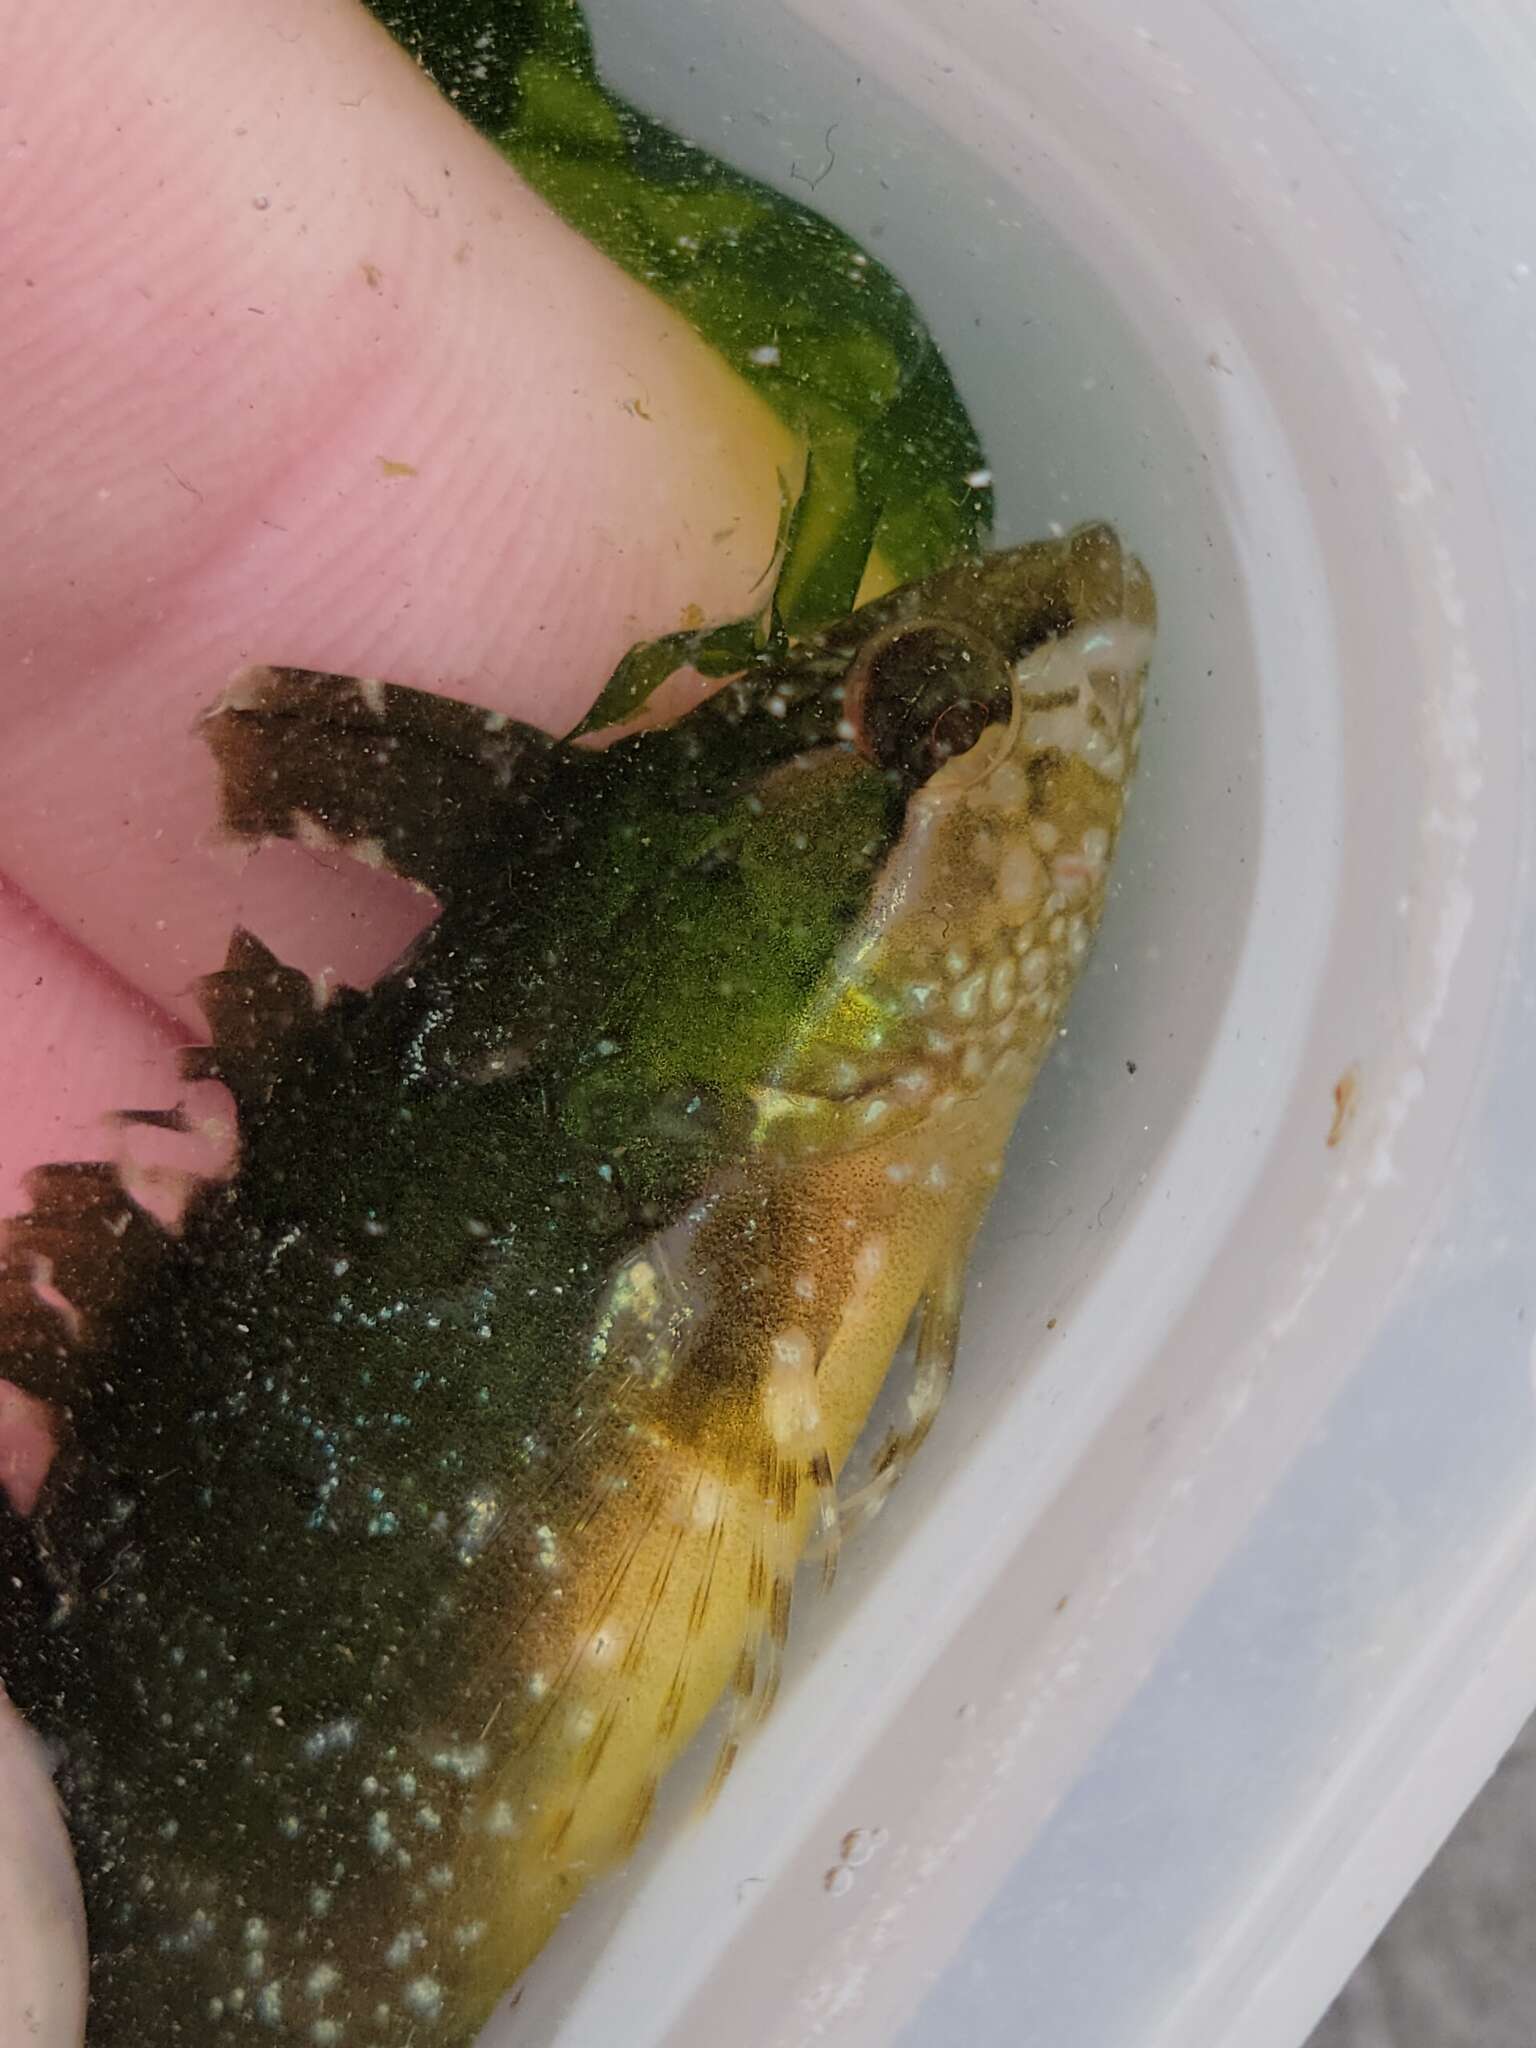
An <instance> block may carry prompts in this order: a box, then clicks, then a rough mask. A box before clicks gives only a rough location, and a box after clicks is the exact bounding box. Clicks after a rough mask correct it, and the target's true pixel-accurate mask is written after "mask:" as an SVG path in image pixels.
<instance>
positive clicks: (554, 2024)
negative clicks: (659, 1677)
mask: <svg viewBox="0 0 1536 2048" xmlns="http://www.w3.org/2000/svg"><path fill="white" fill-rule="evenodd" d="M593 13H594V18H595V21H596V25H597V29H598V33H599V41H600V47H601V49H602V51H603V54H604V56H605V59H606V60H607V62H608V65H609V68H610V70H611V72H612V74H613V75H614V77H615V79H616V80H617V82H618V83H620V84H621V85H622V86H623V87H625V89H627V90H628V91H629V92H630V93H631V94H632V95H633V96H634V97H635V98H637V99H638V100H640V101H641V102H642V103H644V104H645V105H647V106H649V107H651V108H652V109H653V110H654V111H656V112H658V113H660V114H661V115H663V116H664V117H665V118H667V119H669V120H671V121H672V122H674V123H675V124H676V125H677V126H679V127H681V128H683V129H685V130H688V131H691V132H693V133H694V134H696V135H698V136H699V138H700V139H701V140H703V141H705V142H708V143H710V144H711V145H713V146H715V147H717V148H720V149H721V150H722V151H724V152H725V153H726V154H729V155H731V156H732V157H734V158H735V159H736V160H737V161H739V162H741V163H743V164H745V165H747V166H748V167H749V168H752V169H755V170H758V171H760V172H762V173H764V174H766V175H768V176H770V177H773V178H775V179H777V180H779V181H780V182H783V183H785V184H786V185H787V186H788V188H789V189H791V190H799V189H800V187H799V186H798V185H797V184H795V183H794V182H793V181H795V180H802V181H805V182H806V183H809V182H811V181H814V182H815V198H816V203H817V204H818V205H820V206H821V207H823V208H824V209H825V210H826V211H827V212H828V213H830V214H831V215H832V216H833V217H834V218H836V219H837V220H839V221H841V222H842V223H843V224H844V225H846V226H847V227H849V228H850V229H851V230H852V231H853V232H854V233H855V234H856V235H858V236H860V237H861V238H863V239H865V240H867V241H868V242H869V243H870V245H871V246H872V247H874V248H876V249H878V250H879V252H880V253H881V254H882V255H883V256H884V257H885V258H886V259H887V260H888V261H890V262H891V263H892V264H893V266H894V267H895V268H896V269H897V270H898V272H899V273H900V274H901V275H903V276H904V277H905V278H906V279H907V281H908V282H909V283H910V284H911V285H912V286H913V288H914V289H915V290H916V292H917V294H918V296H919V298H920V300H921V301H922V303H923V305H924V307H925V308H926V310H927V311H928V312H929V314H930V316H931V317H932V319H933V321H934V324H935V326H936V327H937V329H938V330H939V333H940V336H941V339H942V340H943V342H944V344H945V346H946V348H947V350H948V351H949V353H950V357H951V360H952V361H953V363H954V364H955V366H956V368H957V370H958V371H959V373H960V376H961V379H962V383H963V385H964V388H965V390H966V392H967V395H968V397H969V398H970V399H971V400H972V402H973V403H974V405H975V408H976V410H977V414H978V417H979V419H980V422H981V424H982V426H983V429H984V432H985V434H986V436H987V438H988V441H989V444H990V450H991V454H992V458H993V462H994V467H995V470H996V473H997V476H998V479H999V482H1000V485H1001V489H1002V506H1003V512H1004V524H1005V529H1006V531H1007V532H1008V533H1010V534H1022V533H1025V532H1031V531H1034V530H1037V529H1039V528H1041V527H1043V526H1044V525H1045V524H1046V523H1047V522H1049V521H1052V520H1057V521H1061V522H1064V523H1065V522H1068V521H1071V520H1073V519H1076V518H1079V517H1084V516H1089V515H1104V516H1108V517H1110V518H1112V519H1114V520H1115V521H1116V522H1117V523H1118V524H1119V525H1120V526H1121V527H1122V529H1123V530H1124V532H1125V534H1126V536H1127V538H1128V539H1129V540H1130V541H1131V542H1132V544H1133V545H1134V546H1136V547H1137V548H1138V550H1140V551H1141V552H1142V553H1144V555H1145V556H1146V558H1147V560H1148V561H1149V564H1150V565H1151V567H1152V570H1153V573H1154V575H1155V576H1156V578H1157V581H1158V585H1159V591H1160V598H1161V605H1162V615H1163V622H1164V623H1163V629H1162V634H1161V639H1160V649H1159V653H1158V657H1157V665H1156V670H1155V677H1154V698H1155V708H1154V712H1153V717H1152V722H1151V730H1150V733H1149V737H1148V743H1147V748H1146V755H1145V766H1144V773H1143V778H1142V782H1141V786H1140V789H1139V792H1138V796H1137V802H1136V807H1135V812H1134V820H1133V825H1132V827H1131V830H1130V832H1129V835H1128V839H1127V843H1126V846H1125V853H1124V862H1123V866H1122V868H1121V882H1120V888H1119V891H1118V895H1117V899H1116V902H1115V904H1114V906H1113V911H1112V915H1111V917H1110V920H1109V922H1108V925H1107V927H1106V930H1105V933H1104V937H1103V940H1102V943H1101V945H1100V948H1099V951H1098V954H1097V956H1096V959H1095V962H1094V965H1093V968H1092V971H1091V973H1090V976H1089V978H1088V982H1087V985H1086V986H1085V988H1084V990H1083V991H1082V994H1081V997H1080V1000H1079V1003H1078V1006H1077V1008H1076V1009H1075V1011H1074V1013H1073V1018H1072V1024H1071V1030H1070V1035H1069V1036H1068V1038H1067V1040H1066V1042H1065V1044H1064V1045H1063V1046H1062V1048H1061V1051H1060V1054H1059V1056H1058V1058H1057V1060H1056V1063H1055V1065H1054V1066H1053V1068H1052V1070H1051V1071H1050V1072H1049V1074H1048V1075H1047V1077H1046V1079H1045V1081H1044V1082H1043V1084H1042V1086H1041V1088H1040V1090H1039V1093H1038V1095H1037V1097H1036V1099H1035V1101H1034V1103H1033V1104H1032V1106H1031V1109H1030V1111H1029V1112H1028V1114H1027V1116H1026V1119H1025V1124H1024V1127H1023V1129H1022V1130H1021V1133H1020V1136H1019V1141H1018V1144H1017V1146H1016V1149H1015V1153H1014V1157H1013V1167H1012V1171H1011V1175H1010V1178H1009V1181H1008V1184H1007V1185H1006V1187H1005V1188H1004V1190H1003V1192H1002V1194H1001V1195H1000V1197H999V1200H998V1203H997V1207H996V1211H995V1214H994V1216H993V1219H992V1222H991V1224H990V1227H989V1230H988V1233H987V1237H986V1241H985V1245H984V1248H983V1252H982V1255H981V1257H980V1259H979V1260H978V1263H977V1268H976V1272H975V1290H974V1295H973V1299H972V1301H971V1304H970V1308H969V1325H968V1332H967V1337H966V1341H965V1345H964V1350H963V1357H962V1367H961V1373H960V1378H959V1383H958V1385H957V1387H956V1390H955V1393H954V1395H953V1396H952V1398H951V1401H950V1404H949V1406H948V1407H947V1409H946V1411H945V1413H944V1416H943V1418H942V1420H941V1423H940V1425H939V1427H938V1429H937V1430H936V1432H935V1435H934V1438H933V1440H932V1441H931V1443H930V1446H929V1447H928V1449H927V1450H926V1451H925V1453H924V1456H923V1457H922V1458H921V1459H920V1460H919V1462H918V1465H917V1467H916V1469H915V1471H914V1473H913V1474H912V1475H911V1477H910V1478H909V1479H908V1480H907V1481H906V1482H905V1483H904V1485H903V1486H902V1487H901V1488H900V1489H899V1490H898V1493H897V1495H896V1496H895V1498H894V1500H893V1502H892V1504H891V1506H890V1508H889V1509H888V1511H887V1513H886V1514H885V1516H884V1517H883V1518H882V1520H881V1521H880V1522H879V1523H878V1524H877V1525H876V1526H875V1529H874V1530H873V1531H872V1532H871V1533H870V1534H869V1535H868V1536H867V1537H866V1538H865V1539H864V1540H863V1541H862V1542H861V1543H860V1544H859V1545H858V1546H857V1547H856V1549H854V1550H853V1552H852V1553H851V1555H849V1556H848V1557H847V1560H846V1564H845V1569H844V1570H843V1572H842V1574H841V1577H840V1579H839V1583H838V1586H837V1588H836V1590H835V1592H834V1594H833V1595H832V1597H831V1598H830V1599H828V1600H827V1601H825V1602H821V1603H817V1602H815V1601H813V1600H811V1599H809V1598H807V1600H806V1601H805V1603H804V1606H803V1608H802V1617H801V1621H800V1625H799V1628H798V1633H797V1637H796V1641H795V1645H794V1651H793V1656H792V1659H791V1672H790V1681H789V1683H788V1685H787V1686H786V1691H785V1696H784V1698H783V1700H782V1703H781V1705H780V1706H779V1708H778V1710H777V1711H776V1713H775V1715H774V1717H773V1719H772V1721H771V1722H770V1724H769V1725H768V1727H767V1728H766V1729H765V1731H764V1732H763V1735H762V1736H761V1738H760V1739H759V1740H758V1741H757V1742H756V1744H755V1745H754V1746H753V1748H752V1749H751V1750H750V1752H749V1753H748V1755H747V1756H746V1757H745V1758H744V1759H743V1761H742V1763H741V1765H740V1766H739V1767H738V1770H737V1772H736V1774H735V1776H734V1777H733V1779H732V1782H731V1785H730V1787H729V1791H728V1794H727V1796H726V1797H725V1798H724V1799H723V1800H722V1802H721V1803H720V1805H719V1806H718V1807H717V1808H716V1809H715V1810H714V1811H713V1812H712V1813H711V1814H710V1815H709V1816H708V1817H707V1819H705V1820H703V1821H691V1820H690V1819H689V1818H688V1815H687V1808H688V1804H689V1796H690V1792H689V1787H688V1785H687V1784H686V1783H685V1784H682V1785H679V1786H675V1787H673V1788H672V1797H671V1800H670V1804H669V1807H668V1810H667V1811H666V1813H665V1814H664V1815H663V1817H662V1821H661V1824H660V1825H659V1826H658V1827H657V1829H656V1831H655V1833H654V1835H653V1836H652V1838H651V1840H650V1841H649V1843H648V1844H647V1846H646V1848H645V1850H644V1852H643V1854H642V1855H641V1857H640V1858H639V1859H638V1860H637V1862H636V1863H635V1865H634V1866H633V1868H632V1869H631V1870H630V1871H629V1872H628V1873H627V1874H626V1875H625V1876H624V1877H623V1878H621V1879H619V1880H618V1881H616V1882H613V1883H610V1884H608V1885H606V1886H604V1887H602V1888H600V1889H599V1890H597V1891H596V1892H594V1893H593V1894H592V1895H591V1896H590V1897H589V1898H588V1899H587V1900H586V1901H585V1902H584V1904H583V1905H582V1906H581V1907H580V1908H579V1910H578V1911H577V1912H576V1913H574V1914H573V1915H572V1916H571V1918H570V1920H569V1921H568V1922H567V1924H566V1925H565V1927H564V1928H562V1930H561V1932H560V1934H559V1936H558V1937H557V1939H556V1941H555V1942H554V1944H553V1945H552V1946H551V1948H550V1949H549V1950H548V1951H547V1953H546V1954H545V1955H544V1957H543V1958H542V1959H541V1960H540V1962H539V1963H538V1964H537V1965H536V1966H535V1968H534V1970H533V1972H532V1973H531V1974H530V1976H529V1978H528V1979H527V1981H526V1983H525V1985H524V1987H523V1990H522V1993H521V1996H520V1998H519V2001H518V2003H517V2006H516V2009H515V2010H514V2011H513V2012H512V2013H511V2014H510V2015H509V2016H508V2017H507V2018H506V2019H505V2020H504V2021H503V2022H502V2023H501V2024H500V2026H499V2027H495V2028H493V2029H492V2030H491V2033H490V2034H489V2035H488V2037H487V2038H488V2041H490V2042H494V2043H498V2044H501V2043H504V2044H507V2048H512V2044H519V2048H545V2044H554V2048H617V2044H623V2048H651V2044H660V2043H664V2042H665V2043H669V2044H675V2048H694V2044H697V2048H705V2044H709V2048H715V2044H717V2043H721V2042H730V2043H731V2044H732V2048H800V2044H802V2043H807V2042H811V2041H818V2040H822V2039H825V2040H828V2041H831V2042H835V2043H838V2044H847V2048H854V2044H860V2048H873V2044H886V2043H890V2042H895V2041H898V2040H899V2041H901V2042H902V2043H903V2044H905V2048H948V2044H950V2043H956V2044H958V2043H961V2042H964V2043H967V2044H969V2043H976V2044H983V2048H984V2044H988V2043H999V2044H1001V2043H1005V2042H1006V2043H1008V2044H1010V2048H1013V2044H1020V2043H1028V2044H1033V2043H1036V2042H1038V2043H1041V2044H1047V2048H1121V2044H1124V2048H1132V2044H1134V2048H1176V2044H1177V2048H1220V2044H1226V2043H1231V2044H1238V2043H1241V2044H1242V2048H1269V2044H1273V2048H1297V2044H1299V2043H1300V2042H1301V2041H1302V2039H1303V2038H1304V2036H1305V2034H1306V2032H1307V2031H1308V2028H1309V2027H1310V2025H1311V2023H1312V2022H1313V2020H1314V2019H1315V2018H1316V2017H1317V2015H1318V2014H1319V2012H1320V2011H1321V2009H1322V2007H1323V2006H1324V2004H1325V2003H1326V2001H1327V1999H1328V1997H1329V1996H1330V1995H1331V1993H1332V1991H1333V1990H1334V1989H1335V1988H1336V1986H1337V1984H1338V1982H1339V1981H1340V1980H1341V1979H1342V1977H1343V1976H1344V1974H1345V1973H1346V1972H1347V1970H1348V1969H1349V1967H1350V1966H1351V1965H1352V1963H1353V1962H1354V1961H1355V1959H1356V1958H1357V1957H1358V1955H1359V1954H1360V1953H1361V1952H1362V1950H1363V1949H1364V1947H1365V1946H1366V1945H1367V1943H1368V1941H1369V1939H1370V1937H1371V1936H1372V1934H1373V1933H1374V1931H1375V1929H1376V1927H1377V1926H1378V1925H1379V1924H1380V1922H1381V1921H1382V1920H1383V1919H1384V1918H1385V1916H1386V1914H1387V1913H1388V1912H1389V1910H1390V1909H1391V1907H1392V1905H1393V1904H1394V1903H1395V1901H1396V1899H1397V1897H1398V1896H1399V1895H1400V1894H1401V1893H1402V1891H1403V1890H1404V1889H1405V1888H1406V1886H1407V1885H1408V1883H1409V1882H1411V1880H1412V1878H1413V1877H1414V1876H1415V1875H1416V1874H1417V1871H1418V1870H1419V1869H1420V1867H1422V1865H1423V1863H1424V1862H1425V1861H1426V1860H1427V1858H1428V1856H1429V1854H1430V1853H1431V1852H1432V1850H1433V1848H1434V1846H1435V1845H1436V1843H1437V1841H1438V1839H1439V1838H1440V1836H1441V1835H1443V1833H1444V1832H1445V1831H1446V1829H1447V1828H1448V1827H1449V1825H1450V1824H1451V1822H1452V1821H1453V1820H1454V1818H1455V1817H1456V1815H1457V1813H1458V1812H1459V1811H1460V1809H1461V1807H1462V1806H1463V1805H1464V1804H1465V1803H1466V1801H1467V1800H1468V1798H1469V1797H1470V1796H1471V1794H1472V1792H1473V1791H1474V1790H1475V1789H1476V1787H1477V1785H1478V1784H1479V1783H1480V1781H1481V1779H1482V1778H1483V1776H1484V1775H1486V1773H1487V1771H1488V1770H1489V1769H1490V1768H1491V1766H1492V1764H1493V1762H1494V1761H1495V1759H1496V1757H1497V1755H1498V1754H1499V1752H1500V1750H1501V1748H1502V1747H1503V1745H1504V1744H1505V1743H1506V1742H1507V1740H1508V1739H1509V1737H1510V1736H1511V1735H1512V1734H1513V1732H1514V1730H1515V1728H1516V1727H1517V1726H1518V1724H1519V1721H1520V1719H1521V1718H1522V1716H1523V1715H1524V1714H1525V1713H1526V1712H1528V1711H1529V1710H1530V1709H1531V1707H1532V1706H1533V1705H1536V1389H1533V1384H1532V1326H1533V1323H1536V1299H1533V1296H1536V1287H1533V1274H1536V1166H1533V1163H1532V1152H1533V1140H1536V1080H1533V1077H1532V1063H1531V1061H1530V1059H1529V1058H1528V1057H1527V1047H1528V1046H1529V1045H1530V1044H1531V1042H1532V1036H1533V1022H1536V1014H1533V1013H1536V891H1533V885H1532V879H1531V874H1530V870H1529V866H1528V856H1529V833H1528V827H1527V825H1526V822H1525V821H1526V820H1527V819H1528V817H1529V816H1530V814H1531V794H1532V791H1531V783H1532V779H1533V778H1532V772H1531V771H1532V758H1531V752H1530V747H1531V713H1532V709H1533V692H1532V685H1531V678H1532V675H1533V669H1532V662H1531V656H1532V638H1531V631H1530V629H1531V623H1532V621H1531V617H1530V605H1529V589H1530V581H1531V579H1530V575H1529V572H1528V570H1527V569H1526V568H1525V564H1526V563H1528V562H1529V561H1531V560H1532V559H1533V545H1532V544H1533V541H1536V532H1533V528H1536V518H1533V514H1532V494H1531V491H1530V485H1529V479H1530V478H1531V476H1532V475H1533V474H1536V415H1533V408H1532V405H1531V403H1530V400H1529V396H1528V393H1527V390H1526V388H1525V386H1526V383H1527V378H1528V371H1527V365H1528V364H1529V363H1530V362H1531V361H1532V360H1533V354H1532V350H1533V343H1536V276H1533V269H1536V27H1533V22H1536V16H1533V15H1532V14H1531V13H1530V12H1529V11H1528V10H1524V9H1519V8H1516V7H1511V6H1506V7H1499V6H1497V5H1496V4H1495V0H1477V4H1472V0H1460V4H1457V5H1447V6H1443V7H1442V6H1435V7H1430V6H1428V5H1410V6H1406V7H1404V6H1402V5H1396V4H1388V0H1288V4H1287V5H1286V6H1285V7H1284V8H1278V9H1277V8H1274V7H1271V6H1265V5H1263V4H1261V0H1225V4H1209V0H1070V4H1067V0H1063V4H1061V5H1058V6H1053V5H1049V4H1045V5H1036V4H1025V0H943V4H942V5H940V4H939V0H755V4H753V5H750V6H749V5H747V4H746V0H669V5H667V6H666V7H664V8H663V7H646V8H640V7H636V6H633V5H630V4H628V0H623V4H621V0H601V4H598V5H596V6H595V7H594V8H593ZM1132 1064H1134V1069H1135V1071H1134V1073H1133V1072H1132V1071H1130V1069H1131V1066H1132ZM1330 1138H1332V1139H1333V1140H1334V1142H1332V1143H1330V1142H1329V1140H1330ZM1528 1309H1530V1310H1532V1311H1533V1313H1532V1315H1531V1317H1530V1319H1529V1320H1527V1310H1528ZM685 1776H686V1773H685Z"/></svg>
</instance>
